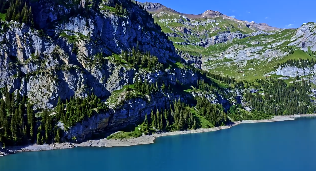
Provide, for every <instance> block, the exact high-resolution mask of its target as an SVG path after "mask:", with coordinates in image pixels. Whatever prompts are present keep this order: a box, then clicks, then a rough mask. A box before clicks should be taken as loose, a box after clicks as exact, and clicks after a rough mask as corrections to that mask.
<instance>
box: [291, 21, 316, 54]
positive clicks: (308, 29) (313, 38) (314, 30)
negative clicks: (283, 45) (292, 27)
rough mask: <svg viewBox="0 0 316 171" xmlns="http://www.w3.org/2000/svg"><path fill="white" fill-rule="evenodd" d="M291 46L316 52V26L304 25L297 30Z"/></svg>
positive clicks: (313, 24)
mask: <svg viewBox="0 0 316 171" xmlns="http://www.w3.org/2000/svg"><path fill="white" fill-rule="evenodd" d="M292 41H293V42H292V43H290V44H289V46H297V47H299V48H300V49H302V50H304V51H308V50H309V49H310V50H311V51H316V24H315V23H307V24H303V25H302V26H301V27H300V28H298V29H297V31H296V34H295V36H294V37H293V38H292Z"/></svg>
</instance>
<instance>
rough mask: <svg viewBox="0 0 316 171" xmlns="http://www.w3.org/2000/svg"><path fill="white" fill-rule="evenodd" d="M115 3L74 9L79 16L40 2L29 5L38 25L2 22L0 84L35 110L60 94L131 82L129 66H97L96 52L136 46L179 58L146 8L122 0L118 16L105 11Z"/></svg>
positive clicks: (105, 92)
mask: <svg viewBox="0 0 316 171" xmlns="http://www.w3.org/2000/svg"><path fill="white" fill-rule="evenodd" d="M113 3H114V2H111V1H102V3H100V4H99V6H98V9H97V11H94V10H93V9H83V8H82V9H78V10H83V12H81V13H82V14H81V13H80V11H79V12H77V13H75V12H72V13H74V14H70V12H71V10H69V8H67V6H65V5H61V4H59V1H45V0H41V1H38V2H36V3H34V4H32V5H33V6H32V7H34V8H33V9H34V11H36V12H35V14H36V15H34V16H35V23H38V24H37V27H36V28H37V29H34V28H31V27H29V26H28V25H25V24H20V23H17V22H14V21H11V22H2V23H1V28H2V29H1V34H0V42H1V44H0V49H1V50H0V57H1V58H0V63H1V67H0V78H1V79H0V87H7V88H8V89H9V90H10V92H13V91H16V90H19V92H20V93H21V94H22V95H27V96H28V97H29V98H30V100H31V102H33V103H34V104H36V107H37V108H46V107H48V108H52V107H54V106H55V105H56V103H57V99H58V97H61V98H62V99H68V98H70V97H72V96H78V97H85V96H87V94H89V93H91V92H93V93H94V94H97V95H98V96H99V97H107V96H109V95H110V94H111V92H113V91H114V90H117V89H120V88H121V87H122V86H123V85H125V84H128V83H131V82H133V75H132V74H133V71H132V70H131V71H128V70H127V69H125V68H124V67H120V66H116V65H114V64H113V63H111V61H109V60H107V62H105V63H102V64H97V63H96V62H95V59H96V58H97V55H100V54H101V55H102V57H107V56H111V55H112V54H120V53H121V52H122V51H131V50H132V49H133V48H138V49H139V50H140V51H142V52H149V53H150V54H152V55H154V56H157V57H158V60H159V62H161V63H166V62H168V61H172V60H175V59H177V55H176V53H175V49H174V47H173V45H172V43H171V42H170V41H169V40H168V39H167V37H166V36H165V35H164V34H163V33H162V32H161V31H160V27H159V26H157V25H155V23H154V21H153V20H152V18H151V17H150V16H149V15H148V14H147V12H146V11H144V10H143V9H141V7H139V6H138V5H136V4H134V3H132V2H130V1H120V2H117V3H121V4H124V9H126V11H127V12H126V14H125V15H118V14H116V13H115V12H113V11H111V10H109V9H111V8H113V7H111V5H112V6H114V5H113ZM110 7H111V8H110ZM86 13H88V14H87V15H86ZM63 16H69V18H64V17H63ZM46 21H48V22H46Z"/></svg>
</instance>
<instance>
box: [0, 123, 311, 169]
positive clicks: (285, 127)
mask: <svg viewBox="0 0 316 171" xmlns="http://www.w3.org/2000/svg"><path fill="white" fill-rule="evenodd" d="M24 170H27V171H28V170H29V171H94V170H95V171H117V170H118V171H158V170H159V171H169V170H170V171H186V170H188V171H204V170H205V171H212V170H220V171H226V170H227V171H228V170H229V171H283V170H284V171H294V170H295V171H296V170H297V171H316V119H299V120H296V121H286V122H276V123H258V124H242V125H238V126H236V127H233V128H231V129H227V130H221V131H217V132H210V133H201V134H189V135H179V136H169V137H162V138H158V139H157V140H156V143H155V144H150V145H140V146H133V147H115V148H74V149H68V150H56V151H45V152H30V153H20V154H15V155H10V156H7V157H1V158H0V171H24Z"/></svg>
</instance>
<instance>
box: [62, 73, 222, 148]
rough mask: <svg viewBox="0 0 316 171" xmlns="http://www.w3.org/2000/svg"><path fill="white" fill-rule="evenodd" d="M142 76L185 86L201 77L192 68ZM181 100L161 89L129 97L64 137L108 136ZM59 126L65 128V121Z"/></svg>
mask: <svg viewBox="0 0 316 171" xmlns="http://www.w3.org/2000/svg"><path fill="white" fill-rule="evenodd" d="M139 76H140V77H139V78H140V79H144V80H147V82H149V83H155V82H158V81H159V80H161V79H166V80H169V81H170V84H173V85H175V84H176V83H177V82H178V83H180V84H183V85H195V84H196V82H197V80H198V75H197V74H195V73H193V72H192V71H189V70H180V69H175V70H169V71H166V72H156V73H151V74H144V73H139ZM188 96H190V95H188ZM179 99H181V100H184V99H185V97H183V96H180V95H176V94H172V93H162V92H158V93H155V94H152V95H151V96H147V99H142V98H136V99H132V100H128V101H126V102H125V103H124V105H123V106H121V107H119V108H118V109H110V111H108V112H106V113H99V114H97V115H95V116H92V117H91V118H88V119H86V120H85V121H82V122H80V123H77V124H76V125H74V126H73V127H71V128H70V129H69V130H67V131H65V134H64V138H65V139H67V140H72V138H73V137H76V140H77V141H79V142H81V141H84V140H86V139H89V138H91V137H92V136H93V135H95V134H101V136H105V135H106V133H112V132H114V131H118V130H121V129H123V128H125V127H127V126H129V125H133V126H135V125H136V124H137V123H139V122H140V121H143V119H144V117H145V115H149V114H150V113H151V111H152V110H156V109H165V108H168V107H169V106H170V104H171V103H173V102H174V101H175V100H179ZM218 102H223V103H224V102H225V103H227V100H226V99H221V98H220V100H219V101H218V100H216V99H215V101H214V103H218ZM59 126H60V127H61V128H63V127H62V126H61V124H60V125H59Z"/></svg>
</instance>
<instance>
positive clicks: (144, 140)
mask: <svg viewBox="0 0 316 171" xmlns="http://www.w3.org/2000/svg"><path fill="white" fill-rule="evenodd" d="M310 117H316V114H302V115H288V116H274V117H273V118H272V119H264V120H244V121H237V122H234V123H233V124H232V125H226V126H220V127H214V128H199V129H196V130H187V131H174V132H163V133H155V134H152V135H143V136H141V137H137V138H130V139H110V140H108V139H106V138H104V139H100V140H88V141H85V142H82V143H55V144H44V145H37V144H34V145H28V146H16V147H8V148H6V149H1V148H0V157H2V156H6V155H9V154H15V153H20V152H36V151H48V150H61V149H70V148H75V147H128V146H134V145H145V144H153V143H154V141H155V139H156V138H159V137H165V136H173V135H184V134H196V133H205V132H214V131H219V130H225V129H229V128H232V127H234V126H237V125H240V124H252V123H269V122H282V121H294V120H296V119H299V118H310Z"/></svg>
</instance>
